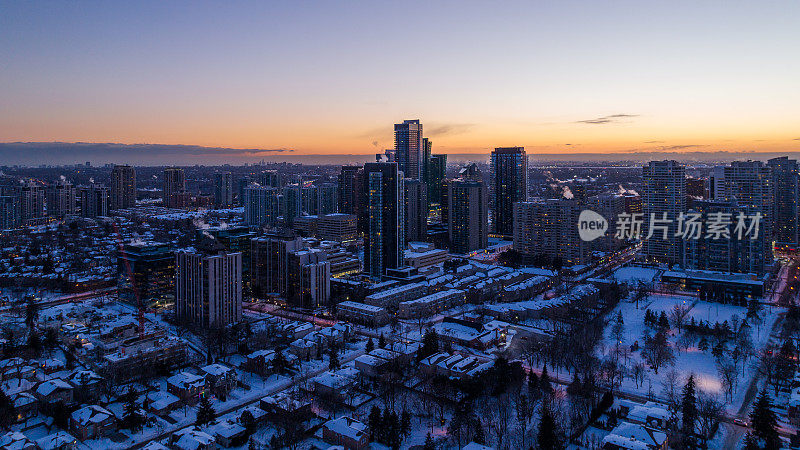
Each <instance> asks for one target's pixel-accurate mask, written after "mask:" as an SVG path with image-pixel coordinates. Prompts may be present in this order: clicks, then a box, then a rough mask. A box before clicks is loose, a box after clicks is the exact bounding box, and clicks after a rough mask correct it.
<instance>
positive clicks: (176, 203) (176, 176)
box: [162, 167, 186, 208]
mask: <svg viewBox="0 0 800 450" xmlns="http://www.w3.org/2000/svg"><path fill="white" fill-rule="evenodd" d="M163 176H164V179H163V188H162V198H163V200H164V206H166V207H167V208H183V207H185V206H186V203H185V196H184V195H183V194H184V193H185V192H186V174H185V173H184V172H183V169H181V168H179V167H171V168H167V169H164V175H163Z"/></svg>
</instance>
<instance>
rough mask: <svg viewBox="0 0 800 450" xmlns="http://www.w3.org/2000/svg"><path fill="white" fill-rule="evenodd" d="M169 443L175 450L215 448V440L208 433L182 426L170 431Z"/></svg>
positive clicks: (211, 449) (212, 449)
mask: <svg viewBox="0 0 800 450" xmlns="http://www.w3.org/2000/svg"><path fill="white" fill-rule="evenodd" d="M169 440H170V445H171V446H172V447H173V448H175V449H177V450H216V449H217V448H218V446H217V441H216V440H214V437H213V436H211V435H210V434H208V433H204V432H202V431H200V430H195V429H194V428H184V429H182V430H178V431H176V432H174V433H172V436H170V438H169Z"/></svg>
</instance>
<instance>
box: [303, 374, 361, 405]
mask: <svg viewBox="0 0 800 450" xmlns="http://www.w3.org/2000/svg"><path fill="white" fill-rule="evenodd" d="M357 376H358V370H357V369H355V368H342V369H339V370H337V371H330V370H329V371H327V372H325V373H323V374H322V375H319V376H317V377H315V378H314V383H313V389H314V393H315V394H316V395H319V396H323V397H327V398H330V399H332V400H335V401H343V400H344V394H345V393H346V392H347V391H348V390H349V389H350V388H351V387H352V386H353V385H355V383H356V377H357Z"/></svg>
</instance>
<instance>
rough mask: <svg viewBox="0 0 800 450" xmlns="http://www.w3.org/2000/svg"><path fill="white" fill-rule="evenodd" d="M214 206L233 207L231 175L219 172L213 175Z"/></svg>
mask: <svg viewBox="0 0 800 450" xmlns="http://www.w3.org/2000/svg"><path fill="white" fill-rule="evenodd" d="M214 206H216V207H217V208H230V207H231V206H233V174H232V173H230V172H220V173H215V174H214Z"/></svg>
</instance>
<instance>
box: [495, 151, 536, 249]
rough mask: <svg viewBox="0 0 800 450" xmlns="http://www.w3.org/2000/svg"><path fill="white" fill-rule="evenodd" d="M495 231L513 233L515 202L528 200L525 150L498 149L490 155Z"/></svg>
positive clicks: (504, 234)
mask: <svg viewBox="0 0 800 450" xmlns="http://www.w3.org/2000/svg"><path fill="white" fill-rule="evenodd" d="M491 162H492V176H491V185H490V189H491V190H490V195H491V205H490V207H491V210H492V229H493V230H494V232H495V233H496V234H500V235H503V236H511V235H512V234H513V233H514V212H513V211H514V203H516V202H524V201H527V200H528V155H527V154H526V153H525V149H524V148H522V147H498V148H496V149H494V151H493V152H492V155H491Z"/></svg>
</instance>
